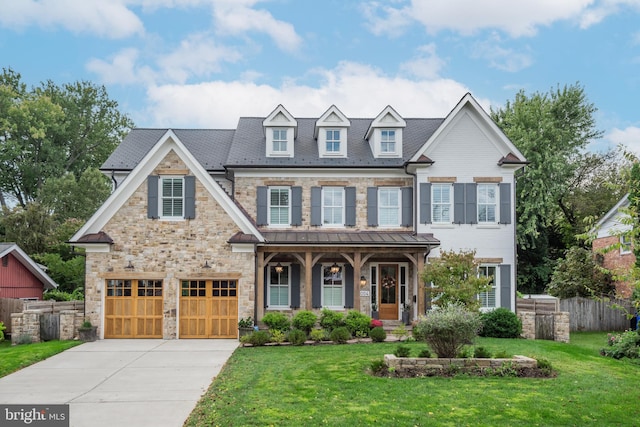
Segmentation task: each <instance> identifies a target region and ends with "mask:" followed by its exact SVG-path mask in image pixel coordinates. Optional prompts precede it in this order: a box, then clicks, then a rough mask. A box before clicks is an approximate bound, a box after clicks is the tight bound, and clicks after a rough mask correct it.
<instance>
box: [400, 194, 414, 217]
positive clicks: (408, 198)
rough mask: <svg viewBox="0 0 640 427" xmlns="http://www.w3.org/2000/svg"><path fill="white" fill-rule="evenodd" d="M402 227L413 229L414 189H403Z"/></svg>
mask: <svg viewBox="0 0 640 427" xmlns="http://www.w3.org/2000/svg"><path fill="white" fill-rule="evenodd" d="M401 192H402V224H400V225H402V226H403V227H411V226H412V225H413V188H412V187H402V189H401Z"/></svg>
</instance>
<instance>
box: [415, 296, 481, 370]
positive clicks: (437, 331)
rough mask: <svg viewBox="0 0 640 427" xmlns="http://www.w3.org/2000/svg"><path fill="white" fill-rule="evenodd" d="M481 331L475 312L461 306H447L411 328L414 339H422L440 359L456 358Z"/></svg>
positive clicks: (423, 318)
mask: <svg viewBox="0 0 640 427" xmlns="http://www.w3.org/2000/svg"><path fill="white" fill-rule="evenodd" d="M480 329H482V320H481V319H480V315H479V314H478V313H476V312H472V311H469V310H467V309H466V308H465V307H464V306H463V305H462V304H459V303H457V304H449V305H446V306H444V307H442V308H439V309H438V310H433V311H430V312H429V313H427V315H426V316H422V317H420V319H419V320H418V322H417V323H416V325H415V326H414V327H413V334H414V336H415V337H416V339H422V340H424V341H426V342H427V344H429V347H431V349H432V350H433V351H434V352H435V353H436V354H437V355H438V357H441V358H451V357H456V356H457V355H458V354H459V352H460V350H461V349H462V347H463V346H465V345H467V344H473V340H474V339H475V337H476V336H477V335H478V332H479V331H480Z"/></svg>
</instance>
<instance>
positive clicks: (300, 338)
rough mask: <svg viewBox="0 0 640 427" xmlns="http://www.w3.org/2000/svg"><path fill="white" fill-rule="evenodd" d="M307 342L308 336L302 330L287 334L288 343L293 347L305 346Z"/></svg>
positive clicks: (294, 330) (291, 331) (293, 330)
mask: <svg viewBox="0 0 640 427" xmlns="http://www.w3.org/2000/svg"><path fill="white" fill-rule="evenodd" d="M306 340H307V334H306V333H305V332H304V331H301V330H300V329H292V330H290V331H289V333H288V334H287V341H289V342H290V343H291V344H293V345H303V344H304V342H305V341H306Z"/></svg>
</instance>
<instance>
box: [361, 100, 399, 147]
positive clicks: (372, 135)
mask: <svg viewBox="0 0 640 427" xmlns="http://www.w3.org/2000/svg"><path fill="white" fill-rule="evenodd" d="M406 126H407V122H405V121H404V119H403V118H402V117H401V116H400V114H398V113H397V112H396V110H394V109H393V108H392V107H391V106H390V105H387V106H386V108H385V109H384V110H382V112H381V113H380V114H378V116H377V117H376V118H375V119H373V121H372V122H371V125H370V126H369V129H368V130H367V134H366V135H365V139H366V140H367V141H369V146H370V147H371V152H372V153H373V156H374V157H375V158H380V157H402V131H403V129H404V128H405V127H406Z"/></svg>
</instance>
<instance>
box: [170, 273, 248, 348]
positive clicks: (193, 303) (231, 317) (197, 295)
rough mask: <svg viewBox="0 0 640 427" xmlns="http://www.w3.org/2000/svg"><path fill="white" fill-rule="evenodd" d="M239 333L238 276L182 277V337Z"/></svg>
mask: <svg viewBox="0 0 640 427" xmlns="http://www.w3.org/2000/svg"><path fill="white" fill-rule="evenodd" d="M237 336H238V282H237V280H183V281H182V284H181V293H180V338H236V337H237Z"/></svg>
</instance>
